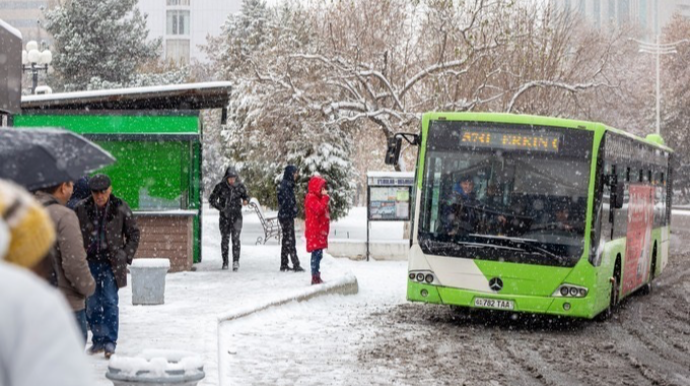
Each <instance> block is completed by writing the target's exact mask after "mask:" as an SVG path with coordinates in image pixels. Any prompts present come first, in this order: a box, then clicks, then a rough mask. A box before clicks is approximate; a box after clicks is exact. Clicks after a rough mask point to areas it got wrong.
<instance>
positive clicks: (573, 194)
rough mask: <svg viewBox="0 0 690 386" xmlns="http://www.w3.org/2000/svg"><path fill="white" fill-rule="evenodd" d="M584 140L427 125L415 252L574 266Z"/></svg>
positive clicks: (497, 127)
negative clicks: (417, 247) (417, 248)
mask: <svg viewBox="0 0 690 386" xmlns="http://www.w3.org/2000/svg"><path fill="white" fill-rule="evenodd" d="M592 140H593V135H592V133H591V132H588V131H585V130H573V129H563V128H552V127H535V126H527V125H501V124H477V123H465V122H457V121H455V122H453V121H432V122H431V123H430V127H429V132H428V138H427V141H426V154H425V160H424V162H425V163H424V168H425V170H424V174H423V178H424V181H423V185H422V186H423V189H422V192H421V194H422V204H421V212H420V217H419V218H420V220H419V221H420V223H419V228H418V229H419V234H418V236H419V237H418V239H419V243H420V246H421V248H422V250H423V251H424V252H425V253H429V254H434V255H442V256H451V257H465V258H476V259H488V260H499V261H509V262H517V263H528V264H544V265H556V266H574V265H575V264H576V263H577V261H578V260H579V258H580V257H581V256H582V252H583V248H584V235H585V234H584V232H585V217H586V211H587V197H588V191H589V178H590V167H591V162H592V156H591V151H592Z"/></svg>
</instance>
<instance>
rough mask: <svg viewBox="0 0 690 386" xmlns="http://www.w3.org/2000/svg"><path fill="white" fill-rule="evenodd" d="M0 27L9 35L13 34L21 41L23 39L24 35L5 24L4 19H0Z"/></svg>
mask: <svg viewBox="0 0 690 386" xmlns="http://www.w3.org/2000/svg"><path fill="white" fill-rule="evenodd" d="M0 27H2V28H4V29H6V30H7V31H8V32H9V33H11V34H12V35H14V36H16V37H18V38H19V39H21V38H22V33H21V32H19V30H18V29H16V28H14V27H12V26H11V25H9V24H7V23H5V22H4V21H3V20H2V19H0Z"/></svg>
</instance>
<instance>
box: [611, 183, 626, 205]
mask: <svg viewBox="0 0 690 386" xmlns="http://www.w3.org/2000/svg"><path fill="white" fill-rule="evenodd" d="M612 190H613V207H614V208H615V209H620V208H622V207H623V198H624V196H625V186H624V185H623V184H622V183H620V184H619V183H617V184H615V185H613V189H612Z"/></svg>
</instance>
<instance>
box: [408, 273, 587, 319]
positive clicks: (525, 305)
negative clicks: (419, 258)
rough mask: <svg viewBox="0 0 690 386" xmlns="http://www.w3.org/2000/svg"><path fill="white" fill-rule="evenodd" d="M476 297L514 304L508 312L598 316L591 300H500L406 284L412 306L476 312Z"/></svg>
mask: <svg viewBox="0 0 690 386" xmlns="http://www.w3.org/2000/svg"><path fill="white" fill-rule="evenodd" d="M422 290H426V291H427V292H428V295H427V296H426V297H423V296H422V295H421V291H422ZM475 297H480V298H485V299H498V300H509V301H513V302H514V304H515V309H514V310H512V311H507V312H520V313H536V314H551V315H561V316H570V317H576V318H588V319H591V318H593V317H594V316H595V313H594V312H593V309H592V302H591V300H590V299H589V297H587V298H583V299H574V298H552V297H543V296H524V295H505V296H497V295H495V294H487V293H481V292H474V291H467V290H460V289H457V288H448V287H436V286H432V285H428V284H421V283H418V282H415V281H412V280H408V283H407V300H409V301H413V302H422V303H432V304H446V305H454V306H460V307H470V308H474V299H475ZM564 303H568V304H569V305H570V307H569V309H568V310H567V311H566V310H565V309H564V307H563V306H564Z"/></svg>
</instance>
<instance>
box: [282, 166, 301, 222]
mask: <svg viewBox="0 0 690 386" xmlns="http://www.w3.org/2000/svg"><path fill="white" fill-rule="evenodd" d="M296 171H297V168H296V167H294V166H292V165H288V166H286V167H285V172H284V173H283V180H282V181H281V182H280V185H278V218H279V219H281V220H291V219H294V218H295V217H297V200H296V199H295V172H296Z"/></svg>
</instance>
